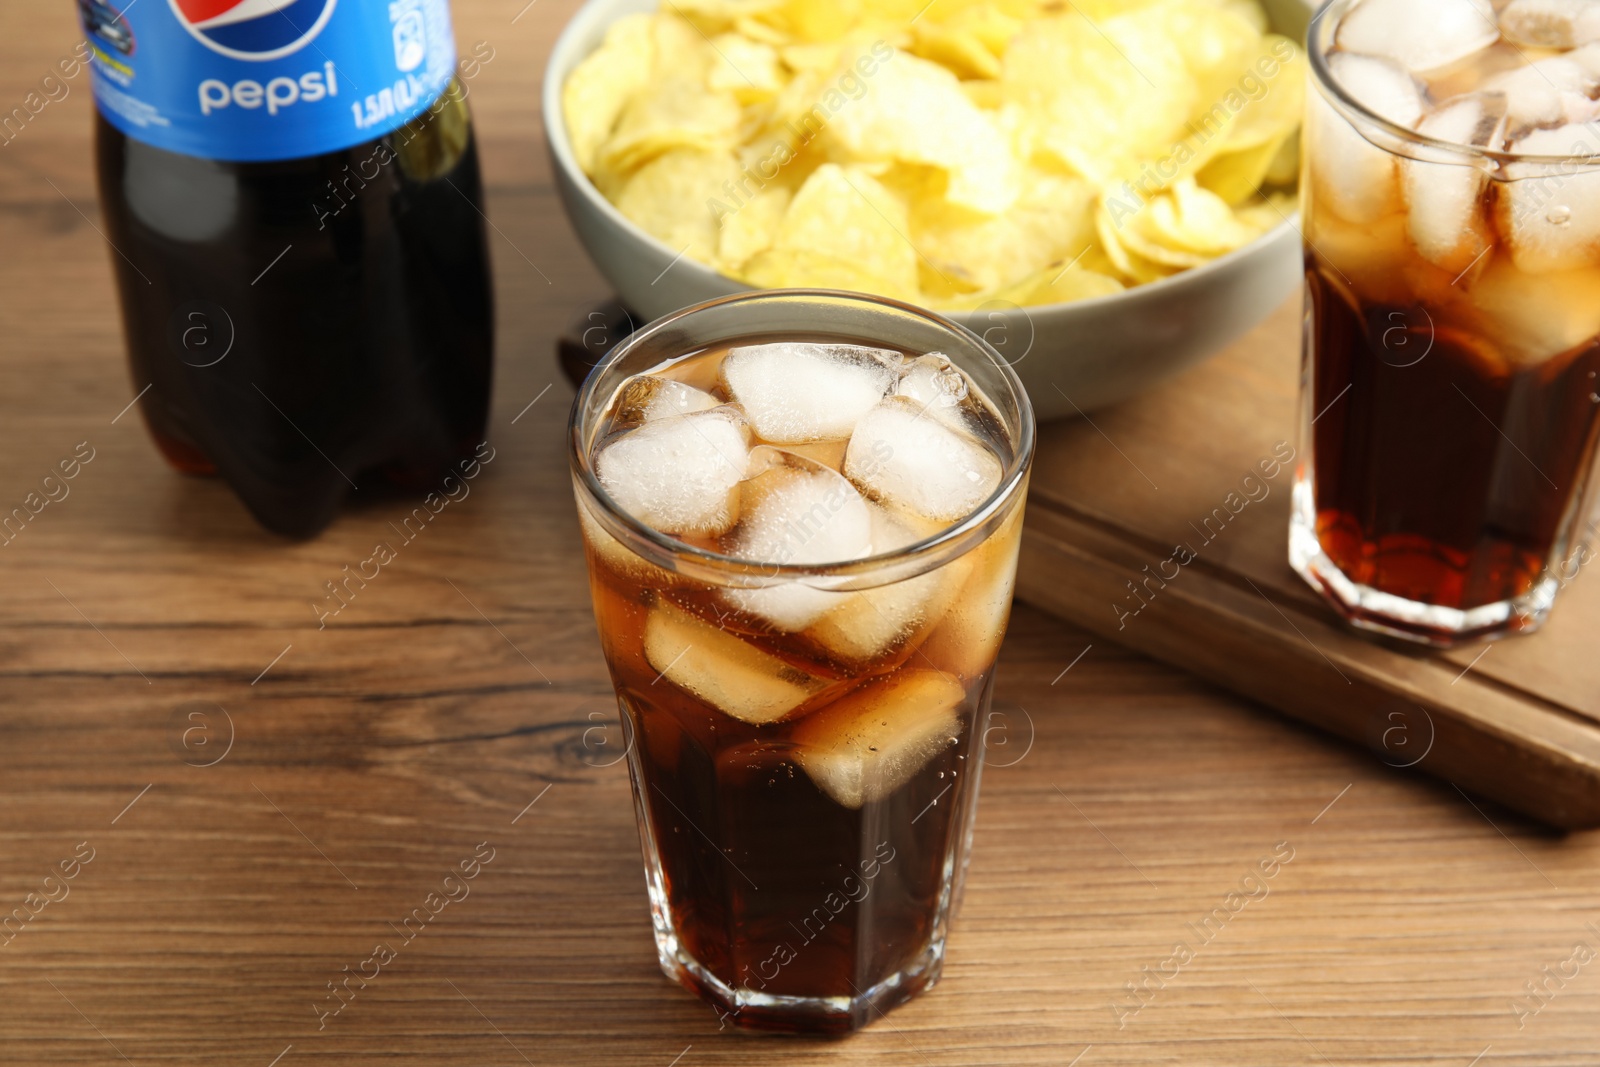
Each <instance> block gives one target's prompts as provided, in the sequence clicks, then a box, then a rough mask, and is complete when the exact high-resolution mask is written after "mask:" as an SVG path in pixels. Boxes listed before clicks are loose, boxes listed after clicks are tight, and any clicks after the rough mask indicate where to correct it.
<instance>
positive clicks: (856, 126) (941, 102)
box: [827, 52, 1021, 215]
mask: <svg viewBox="0 0 1600 1067" xmlns="http://www.w3.org/2000/svg"><path fill="white" fill-rule="evenodd" d="M850 70H851V72H852V73H854V70H855V68H854V67H851V68H850ZM861 80H862V81H863V83H864V87H863V90H862V94H861V96H860V97H859V98H858V99H854V100H853V101H852V102H851V103H850V105H849V106H847V107H843V108H841V109H840V110H839V112H838V114H836V115H834V116H833V121H832V122H831V123H830V124H829V125H828V129H827V137H828V143H829V145H830V146H831V147H832V149H833V150H834V151H835V153H836V154H838V153H842V154H844V155H845V156H846V157H848V158H850V159H855V160H867V161H890V160H898V161H900V162H903V163H921V164H925V165H928V166H933V167H939V168H941V169H942V170H944V171H945V172H946V173H947V174H948V175H949V185H948V187H947V189H946V194H945V195H946V196H947V197H949V199H950V201H951V202H952V203H954V204H959V205H960V206H962V207H966V208H970V209H972V210H974V211H978V212H982V213H983V214H986V215H998V214H1000V213H1001V212H1003V211H1005V210H1007V209H1008V208H1010V207H1011V205H1012V204H1014V203H1015V202H1016V199H1017V195H1018V193H1019V192H1020V179H1021V174H1020V168H1019V167H1018V166H1017V161H1016V158H1015V156H1014V155H1013V154H1012V151H1011V146H1010V145H1009V144H1008V143H1007V141H1006V138H1005V136H1004V135H1003V134H1002V133H1001V131H1000V129H999V128H998V127H997V126H996V125H995V123H994V120H993V119H991V118H990V117H989V115H987V114H986V113H984V112H983V111H981V110H979V109H978V107H977V106H976V105H975V104H973V103H972V101H971V100H969V99H968V98H967V95H966V94H965V93H963V92H962V91H961V83H960V80H959V79H957V78H956V76H955V75H954V74H951V73H950V72H949V71H948V70H945V69H944V68H943V67H941V66H939V65H938V64H937V63H930V62H929V61H927V60H925V59H919V58H918V57H916V56H914V55H911V54H909V53H906V52H894V53H892V54H891V55H890V58H888V59H886V60H884V61H883V62H882V63H881V65H880V66H879V68H878V70H877V71H876V73H874V74H873V75H872V76H871V77H868V78H864V79H861ZM928 116H938V119H937V121H934V122H930V121H927V117H928Z"/></svg>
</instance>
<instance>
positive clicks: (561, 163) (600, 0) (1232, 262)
mask: <svg viewBox="0 0 1600 1067" xmlns="http://www.w3.org/2000/svg"><path fill="white" fill-rule="evenodd" d="M624 4H632V5H635V6H636V7H637V8H638V10H646V8H645V7H644V6H643V5H642V4H641V0H584V3H583V4H582V6H580V7H579V8H578V10H577V11H575V12H573V14H572V17H571V18H570V19H568V20H567V24H566V25H565V26H563V27H562V28H561V33H560V34H559V35H557V37H556V42H555V45H554V46H553V47H552V48H551V49H550V55H549V57H548V58H547V60H546V62H545V71H544V77H543V79H542V90H541V91H542V93H543V100H542V101H541V106H542V111H543V115H544V138H545V144H546V146H547V148H548V149H549V151H550V156H551V158H552V159H554V160H555V163H556V166H557V167H559V168H560V169H561V171H562V173H563V176H564V177H565V178H566V179H567V182H568V183H569V184H570V185H571V186H572V187H573V188H575V189H576V190H577V191H578V195H580V196H582V197H583V198H584V200H585V201H587V202H588V203H589V204H591V205H592V206H594V207H596V208H598V209H599V211H600V213H601V214H602V215H604V216H605V217H606V218H607V219H608V220H610V221H611V222H612V223H613V224H615V225H616V226H618V227H620V228H621V230H622V231H623V232H624V233H626V234H628V236H630V237H632V238H634V239H635V240H638V241H642V242H643V243H644V244H645V245H646V246H647V247H649V248H652V249H654V250H655V251H656V252H657V253H659V254H661V255H664V256H666V257H667V258H668V259H670V260H672V261H673V262H675V263H676V262H677V261H679V260H682V262H683V264H684V265H686V266H688V267H690V268H691V269H692V270H696V271H699V272H701V273H702V274H703V275H705V278H706V280H707V281H708V282H721V283H724V285H725V286H726V285H733V286H738V287H739V288H738V289H737V290H736V292H768V291H770V290H766V289H762V288H760V287H759V286H754V285H751V284H750V283H748V282H746V281H743V280H741V279H738V278H730V277H728V276H727V275H726V274H723V273H722V272H721V271H719V270H716V269H715V268H712V267H710V266H707V265H706V264H704V263H701V262H700V261H699V260H697V259H691V258H689V257H687V256H685V255H684V254H683V253H682V252H679V251H676V250H674V249H673V248H672V247H671V246H670V245H667V244H666V243H665V242H663V241H661V240H660V239H659V238H657V237H656V236H655V235H654V234H651V233H648V232H646V231H645V230H644V228H643V227H641V226H640V225H638V224H637V223H636V222H634V221H633V220H632V219H630V218H628V217H627V216H626V215H624V214H623V213H622V212H621V211H620V210H619V209H618V208H617V206H616V205H615V204H613V203H612V202H611V201H610V200H609V199H607V198H606V196H605V195H604V194H603V193H601V192H600V190H599V188H597V187H596V186H595V184H594V182H593V181H592V180H590V178H589V175H587V174H585V173H584V172H583V168H582V167H580V166H578V161H577V159H576V158H575V157H574V156H573V154H572V142H571V137H570V136H569V135H568V133H567V119H566V112H565V108H564V107H563V106H562V105H563V98H564V95H565V94H564V90H565V88H566V79H567V77H570V76H571V73H572V70H573V68H575V67H576V66H577V65H578V63H581V62H582V61H583V60H584V59H586V58H588V53H585V54H584V55H583V56H575V57H573V58H572V59H571V61H570V62H568V63H565V64H560V63H558V62H557V60H563V59H566V58H567V56H568V54H569V53H571V52H573V51H574V50H576V48H577V47H578V46H577V43H576V42H577V38H578V34H579V33H580V31H588V30H590V29H591V28H599V29H601V30H602V33H603V31H604V30H605V29H608V28H609V27H610V26H611V24H612V23H614V22H616V21H617V20H618V19H620V18H622V17H623V15H624V14H628V13H629V12H618V13H610V12H611V9H615V8H618V7H621V6H622V5H624ZM656 10H659V0H658V2H657V4H656ZM602 11H605V12H608V14H610V17H606V16H604V15H602V14H601V12H602ZM602 20H603V21H602ZM596 22H600V26H599V27H594V25H593V24H594V23H596ZM562 66H565V68H566V69H565V70H562V69H561V68H562ZM569 213H570V212H569ZM1299 218H1300V211H1299V209H1298V208H1296V210H1295V211H1294V212H1292V213H1291V214H1289V215H1285V216H1284V218H1283V221H1282V222H1280V223H1278V224H1277V225H1276V226H1274V227H1272V228H1271V229H1270V230H1267V231H1266V232H1265V233H1263V234H1262V235H1261V236H1259V237H1257V238H1256V239H1255V240H1253V241H1251V242H1249V243H1248V244H1244V245H1241V246H1240V247H1238V248H1236V249H1234V250H1233V251H1231V252H1227V253H1224V254H1223V255H1220V256H1218V257H1217V258H1216V259H1213V260H1210V261H1209V262H1206V263H1202V264H1201V265H1200V266H1198V267H1189V268H1187V269H1185V270H1181V271H1179V272H1178V273H1176V274H1171V275H1168V276H1167V277H1165V278H1159V279H1157V280H1156V281H1153V282H1144V283H1142V284H1140V285H1133V286H1129V287H1127V288H1125V289H1123V290H1121V291H1120V292H1115V293H1107V294H1105V295H1103V296H1092V297H1088V298H1087V299H1084V300H1070V301H1065V302H1057V303H1054V304H1027V305H1016V307H1017V310H1019V311H1021V312H1023V313H1024V314H1026V315H1029V316H1030V317H1031V316H1032V315H1033V314H1034V313H1038V314H1040V315H1054V314H1061V313H1065V312H1068V311H1070V310H1076V311H1083V312H1087V311H1115V310H1117V309H1119V308H1121V307H1123V306H1124V305H1134V306H1136V305H1138V304H1140V303H1143V302H1146V301H1159V300H1160V299H1161V298H1162V297H1163V296H1164V295H1165V294H1167V293H1171V292H1181V291H1183V290H1186V289H1189V288H1193V287H1196V286H1203V285H1205V284H1207V283H1208V282H1209V281H1210V280H1211V279H1212V276H1213V275H1217V274H1224V273H1227V272H1228V271H1230V270H1231V269H1233V268H1234V267H1236V266H1237V264H1239V263H1240V262H1241V261H1243V260H1245V259H1248V258H1249V257H1250V256H1252V255H1254V254H1256V253H1259V252H1260V251H1261V250H1262V249H1264V248H1266V247H1268V246H1269V245H1272V244H1275V243H1277V242H1279V241H1282V240H1284V239H1285V237H1286V236H1287V235H1288V233H1289V232H1290V231H1292V232H1294V233H1295V234H1297V235H1299V237H1300V238H1301V240H1302V241H1303V240H1304V239H1305V233H1304V231H1302V230H1301V228H1300V223H1299ZM919 255H920V253H919ZM869 295H873V294H869ZM929 310H931V311H934V312H935V313H937V314H939V315H943V316H945V317H947V318H950V319H954V320H955V321H957V322H965V321H967V319H968V318H970V317H972V316H976V315H979V314H982V312H981V311H979V310H976V309H975V310H972V311H952V310H948V309H944V308H934V307H932V306H929Z"/></svg>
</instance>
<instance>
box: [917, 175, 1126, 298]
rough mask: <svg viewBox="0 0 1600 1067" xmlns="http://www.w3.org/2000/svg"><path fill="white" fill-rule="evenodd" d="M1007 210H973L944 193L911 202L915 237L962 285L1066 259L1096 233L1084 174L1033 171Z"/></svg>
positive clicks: (1019, 274)
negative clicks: (990, 213)
mask: <svg viewBox="0 0 1600 1067" xmlns="http://www.w3.org/2000/svg"><path fill="white" fill-rule="evenodd" d="M1024 189H1025V192H1024V193H1023V195H1022V196H1021V197H1019V198H1018V200H1017V203H1016V204H1015V205H1014V206H1013V207H1012V208H1011V210H1009V211H1007V212H1006V213H1005V214H1004V215H1001V216H997V217H985V216H981V215H976V214H974V213H973V212H970V211H967V210H965V209H963V208H961V207H959V206H957V205H954V204H952V203H950V202H949V201H948V200H945V199H944V198H942V197H938V196H933V197H926V198H922V199H920V200H919V202H918V203H916V204H915V205H914V206H913V211H912V219H911V225H912V229H911V236H912V242H913V243H914V244H915V245H916V246H917V251H918V252H920V253H921V254H922V255H923V256H924V257H925V258H926V259H927V260H928V261H929V262H930V263H932V264H936V265H937V266H938V268H939V270H940V271H942V272H943V273H944V274H946V275H948V276H952V277H955V278H958V279H960V280H961V281H962V282H964V283H965V285H964V286H963V288H965V289H966V290H967V291H971V290H975V289H995V288H999V287H1000V286H1004V285H1009V284H1011V283H1013V282H1016V281H1018V280H1020V279H1022V278H1023V277H1025V276H1027V275H1029V274H1032V273H1033V272H1035V271H1037V270H1039V269H1041V268H1043V267H1044V266H1045V265H1047V264H1049V263H1053V262H1057V261H1062V260H1069V259H1071V258H1072V257H1074V256H1076V255H1077V254H1078V253H1079V252H1082V251H1083V250H1084V248H1086V247H1087V246H1088V245H1089V244H1091V243H1092V242H1093V241H1094V240H1095V229H1094V206H1095V199H1096V193H1095V189H1094V187H1093V186H1092V185H1090V184H1089V183H1088V182H1086V181H1084V180H1083V179H1081V178H1073V177H1068V176H1066V175H1059V174H1050V173H1046V172H1044V171H1040V170H1030V171H1029V172H1027V174H1026V176H1025V178H1024Z"/></svg>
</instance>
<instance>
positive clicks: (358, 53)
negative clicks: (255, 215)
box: [78, 0, 456, 162]
mask: <svg viewBox="0 0 1600 1067" xmlns="http://www.w3.org/2000/svg"><path fill="white" fill-rule="evenodd" d="M119 5H120V6H119ZM78 11H79V15H80V16H81V18H82V20H83V29H84V33H85V35H86V36H87V37H88V40H89V43H90V45H91V46H92V48H93V55H92V57H91V60H90V69H91V70H92V71H93V78H94V95H95V102H96V103H97V104H98V105H99V108H100V113H101V114H102V115H104V116H105V118H106V121H107V122H110V123H111V124H112V125H113V126H115V127H116V128H117V129H119V130H121V131H122V132H123V133H125V134H127V135H128V136H129V137H132V138H134V139H135V140H139V141H144V142H145V143H147V144H152V145H155V146H156V147H157V148H164V149H167V150H168V151H172V152H182V153H184V154H186V155H191V156H200V157H203V158H205V159H219V160H228V161H232V162H258V161H265V160H274V159H298V158H300V157H303V156H316V155H321V154H323V153H324V152H334V151H338V150H339V149H342V148H349V147H351V146H352V145H358V144H362V143H365V142H367V141H371V140H374V139H376V138H378V137H381V136H382V135H384V134H386V133H390V132H391V131H393V130H396V129H398V128H399V127H401V126H403V125H405V124H406V123H407V122H410V121H411V120H412V119H414V118H416V117H418V116H419V115H421V114H422V113H423V112H424V111H426V110H427V108H428V106H429V105H430V104H432V103H433V102H434V101H435V100H437V99H438V97H439V95H440V94H441V93H443V92H444V90H445V88H446V87H447V86H448V85H449V83H450V78H451V75H452V74H453V73H454V72H455V62H456V44H455V37H454V35H453V34H452V32H451V28H450V5H449V0H129V2H126V3H123V2H121V0H78Z"/></svg>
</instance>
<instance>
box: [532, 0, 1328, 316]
mask: <svg viewBox="0 0 1600 1067" xmlns="http://www.w3.org/2000/svg"><path fill="white" fill-rule="evenodd" d="M1266 30H1267V20H1266V16H1265V14H1264V12H1263V11H1262V9H1261V7H1260V4H1259V0H1068V2H1067V3H1065V4H1063V3H1062V2H1061V0H932V2H931V3H930V2H929V0H673V3H671V4H670V5H663V11H662V12H661V13H658V14H655V15H634V16H628V17H626V18H623V19H621V20H619V21H618V22H617V23H616V24H615V25H614V26H613V27H612V29H611V31H610V32H609V33H608V34H607V37H606V40H605V42H604V43H603V44H602V45H601V46H600V48H599V49H597V50H596V52H595V53H594V54H593V55H592V56H590V57H589V58H588V59H586V60H584V61H583V62H582V63H581V64H579V65H578V67H577V68H576V69H575V70H574V71H573V74H572V76H571V77H570V78H569V79H568V82H567V84H566V85H565V86H564V88H563V100H562V103H563V107H564V109H565V114H566V117H567V125H568V128H569V131H570V134H571V138H572V144H573V151H574V154H575V156H576V157H577V159H578V162H579V164H580V166H582V167H583V169H584V171H585V172H586V173H587V174H588V175H589V176H590V178H591V179H592V180H593V181H594V183H595V186H596V188H598V189H599V190H600V191H601V192H602V193H603V194H604V195H605V196H607V197H608V198H609V199H611V200H612V201H613V202H614V203H616V204H617V205H618V206H619V208H621V209H622V211H623V213H624V214H625V215H627V216H628V217H629V218H630V219H633V220H634V221H635V222H636V223H637V224H638V225H640V226H641V227H643V228H644V229H645V230H646V231H647V232H649V233H651V234H653V235H654V236H656V237H657V238H658V239H660V240H661V241H663V242H664V243H666V244H668V245H669V246H670V247H672V248H673V249H674V250H675V251H678V250H682V251H683V254H684V255H686V256H689V257H692V258H694V259H696V260H698V261H699V262H701V263H704V264H707V265H709V266H712V267H714V268H716V269H718V270H721V271H722V272H723V273H725V274H728V275H729V276H730V277H737V278H741V279H743V280H745V281H747V282H748V283H750V284H752V285H756V286H795V285H799V286H822V287H827V288H842V289H857V290H862V291H865V292H871V293H878V294H882V295H886V296H891V297H896V298H899V299H904V300H909V301H916V302H921V303H924V304H928V305H931V306H934V307H940V308H945V309H948V310H974V309H977V308H981V307H982V306H984V305H985V304H986V303H989V302H992V301H1000V302H1010V303H1014V304H1018V305H1028V304H1041V303H1045V304H1050V303H1065V302H1069V301H1073V300H1086V299H1093V298H1095V297H1100V296H1105V295H1108V294H1110V293H1115V292H1118V291H1120V290H1121V289H1122V288H1123V287H1124V286H1126V285H1139V284H1145V283H1148V282H1153V281H1156V280H1159V279H1161V278H1165V277H1169V276H1171V275H1172V274H1174V273H1176V272H1178V271H1181V270H1185V269H1189V268H1192V267H1196V266H1199V265H1201V264H1204V263H1208V262H1210V261H1211V260H1213V259H1215V258H1216V257H1217V256H1220V255H1225V254H1227V253H1228V252H1230V251H1233V250H1234V249H1236V248H1239V247H1241V246H1243V245H1244V244H1246V243H1248V242H1250V241H1253V240H1255V239H1257V238H1258V237H1259V236H1260V235H1261V234H1264V233H1266V232H1267V231H1268V230H1271V229H1272V228H1274V227H1276V226H1279V225H1281V224H1282V223H1283V220H1284V219H1285V218H1287V217H1289V216H1290V215H1292V214H1293V213H1294V211H1295V204H1296V197H1295V194H1294V192H1293V189H1294V186H1295V184H1296V183H1297V181H1298V177H1299V175H1298V162H1299V151H1300V136H1299V129H1300V119H1301V111H1302V108H1303V106H1304V95H1305V88H1304V84H1305V80H1306V79H1305V72H1306V63H1305V58H1304V55H1303V54H1302V53H1301V51H1300V49H1299V48H1298V47H1296V46H1295V45H1294V44H1293V42H1291V41H1289V40H1288V39H1287V38H1284V37H1280V36H1277V35H1275V34H1271V33H1268V32H1266Z"/></svg>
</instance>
